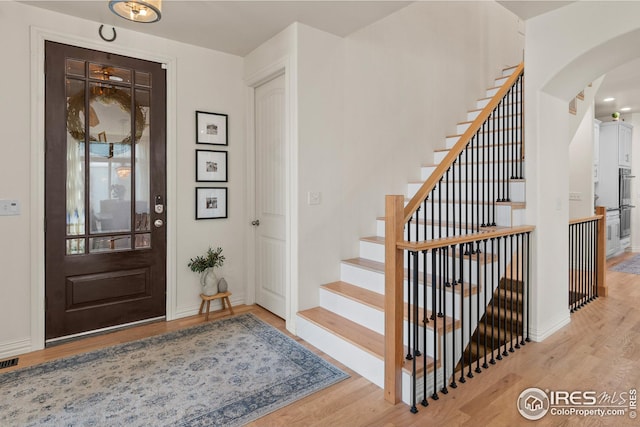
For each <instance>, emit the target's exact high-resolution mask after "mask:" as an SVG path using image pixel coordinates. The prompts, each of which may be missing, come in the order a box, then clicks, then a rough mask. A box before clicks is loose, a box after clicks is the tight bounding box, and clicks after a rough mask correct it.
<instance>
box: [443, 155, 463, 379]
mask: <svg viewBox="0 0 640 427" xmlns="http://www.w3.org/2000/svg"><path fill="white" fill-rule="evenodd" d="M457 162H458V159H456V160H454V161H453V163H452V164H451V175H452V176H451V192H452V193H453V195H452V198H453V200H456V198H459V197H460V196H459V195H458V196H457V195H456V163H457ZM451 215H452V220H451V222H452V226H453V236H455V235H456V234H458V233H457V230H456V228H457V227H456V224H457V223H456V206H455V205H453V206H452V211H451ZM445 381H446V380H445Z"/></svg>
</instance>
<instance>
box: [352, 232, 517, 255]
mask: <svg viewBox="0 0 640 427" xmlns="http://www.w3.org/2000/svg"><path fill="white" fill-rule="evenodd" d="M450 226H451V224H450ZM498 228H506V227H484V228H482V229H480V230H477V231H476V232H474V233H470V234H479V235H480V234H482V233H488V232H489V231H494V230H496V229H498ZM450 237H455V236H450ZM360 240H362V241H365V242H371V243H375V244H378V245H384V243H385V239H384V237H382V236H371V237H363V238H361V239H360ZM449 257H455V258H460V253H459V252H458V251H456V253H455V254H454V253H450V254H449ZM480 257H481V258H482V259H481V261H483V262H484V261H486V262H487V264H490V263H492V262H496V261H497V260H498V256H497V255H495V254H490V253H488V254H487V257H486V260H485V258H484V253H483V254H481V255H480ZM477 258H478V254H474V255H471V259H472V260H474V261H475V260H477ZM464 259H465V260H468V259H469V256H468V255H465V256H464Z"/></svg>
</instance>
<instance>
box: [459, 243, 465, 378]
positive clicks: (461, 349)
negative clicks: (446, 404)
mask: <svg viewBox="0 0 640 427" xmlns="http://www.w3.org/2000/svg"><path fill="white" fill-rule="evenodd" d="M465 253H466V250H465V249H464V243H462V244H460V379H459V380H458V381H459V382H461V383H465V382H466V381H467V380H466V379H465V378H464V255H465Z"/></svg>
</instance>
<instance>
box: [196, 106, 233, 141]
mask: <svg viewBox="0 0 640 427" xmlns="http://www.w3.org/2000/svg"><path fill="white" fill-rule="evenodd" d="M227 122H228V116H227V115H226V114H218V113H207V112H205V111H196V143H197V144H211V145H229V144H228V139H227V137H228V132H227Z"/></svg>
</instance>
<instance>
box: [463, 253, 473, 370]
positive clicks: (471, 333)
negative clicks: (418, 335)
mask: <svg viewBox="0 0 640 427" xmlns="http://www.w3.org/2000/svg"><path fill="white" fill-rule="evenodd" d="M471 245H472V244H471V243H467V254H468V257H469V258H468V260H467V265H468V271H469V276H468V277H467V280H469V303H468V304H467V305H468V307H469V312H468V313H467V314H468V315H469V316H468V318H469V331H468V332H469V339H468V340H467V342H468V343H469V372H467V377H468V378H473V372H471V366H472V364H473V361H472V360H471V359H472V354H471V347H472V346H473V330H472V326H471V320H472V316H471V314H472V308H471V307H472V301H473V289H472V280H471V276H472V274H473V271H472V268H473V267H472V264H473V261H472V259H471V256H472V253H473V247H470V246H471ZM463 295H464V294H463ZM463 299H464V298H463Z"/></svg>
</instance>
